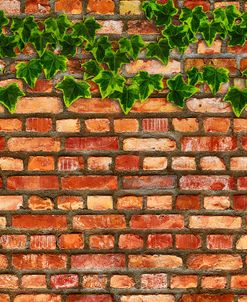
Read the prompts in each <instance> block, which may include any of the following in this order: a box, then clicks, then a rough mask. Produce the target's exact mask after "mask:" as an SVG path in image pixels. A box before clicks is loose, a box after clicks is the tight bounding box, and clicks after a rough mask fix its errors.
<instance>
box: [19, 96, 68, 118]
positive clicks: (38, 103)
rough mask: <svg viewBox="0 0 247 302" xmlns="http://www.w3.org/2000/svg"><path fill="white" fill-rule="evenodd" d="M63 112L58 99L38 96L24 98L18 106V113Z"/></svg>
mask: <svg viewBox="0 0 247 302" xmlns="http://www.w3.org/2000/svg"><path fill="white" fill-rule="evenodd" d="M62 110H63V107H62V102H61V99H60V98H58V97H50V96H49V97H48V96H36V97H34V96H33V97H22V98H21V99H20V100H19V101H18V102H17V105H16V111H15V112H16V113H21V114H25V113H49V114H51V113H59V112H61V111H62Z"/></svg>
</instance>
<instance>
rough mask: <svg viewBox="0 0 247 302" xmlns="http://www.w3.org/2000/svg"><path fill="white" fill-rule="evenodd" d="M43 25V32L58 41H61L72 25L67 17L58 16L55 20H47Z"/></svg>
mask: <svg viewBox="0 0 247 302" xmlns="http://www.w3.org/2000/svg"><path fill="white" fill-rule="evenodd" d="M44 24H45V31H46V32H47V33H49V34H51V35H53V37H55V38H56V39H58V40H62V39H63V37H64V35H65V34H66V32H67V30H68V29H69V28H71V27H72V25H73V23H72V22H71V21H70V20H69V19H68V17H67V15H59V16H58V17H57V18H52V17H51V18H48V19H46V20H45V22H44Z"/></svg>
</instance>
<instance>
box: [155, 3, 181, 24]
mask: <svg viewBox="0 0 247 302" xmlns="http://www.w3.org/2000/svg"><path fill="white" fill-rule="evenodd" d="M177 12H178V10H177V9H176V7H175V6H174V3H173V0H168V1H167V3H166V4H158V5H157V10H156V11H155V13H154V15H155V18H156V25H157V26H168V25H169V24H170V23H171V20H172V16H175V15H176V14H177Z"/></svg>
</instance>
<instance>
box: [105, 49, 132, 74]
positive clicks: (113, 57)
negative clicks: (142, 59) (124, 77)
mask: <svg viewBox="0 0 247 302" xmlns="http://www.w3.org/2000/svg"><path fill="white" fill-rule="evenodd" d="M104 62H105V63H106V64H107V65H108V67H109V69H110V70H112V71H114V72H118V70H119V69H120V68H121V66H122V65H124V64H126V63H129V62H130V60H129V58H128V57H127V55H126V53H125V52H121V51H120V50H117V51H116V52H115V51H113V50H107V51H106V54H105V58H104Z"/></svg>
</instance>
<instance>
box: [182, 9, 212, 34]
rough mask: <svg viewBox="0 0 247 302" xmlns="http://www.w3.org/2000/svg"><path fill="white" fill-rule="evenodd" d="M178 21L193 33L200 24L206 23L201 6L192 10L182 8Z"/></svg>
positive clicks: (206, 18)
mask: <svg viewBox="0 0 247 302" xmlns="http://www.w3.org/2000/svg"><path fill="white" fill-rule="evenodd" d="M179 20H181V21H182V22H184V23H186V24H187V25H188V26H189V28H190V29H191V31H192V32H193V33H197V32H198V30H199V28H200V25H201V22H202V21H208V17H207V15H206V13H205V12H204V11H203V7H202V6H196V7H195V8H194V9H193V10H191V9H189V8H187V7H183V8H182V12H181V15H180V17H179Z"/></svg>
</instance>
